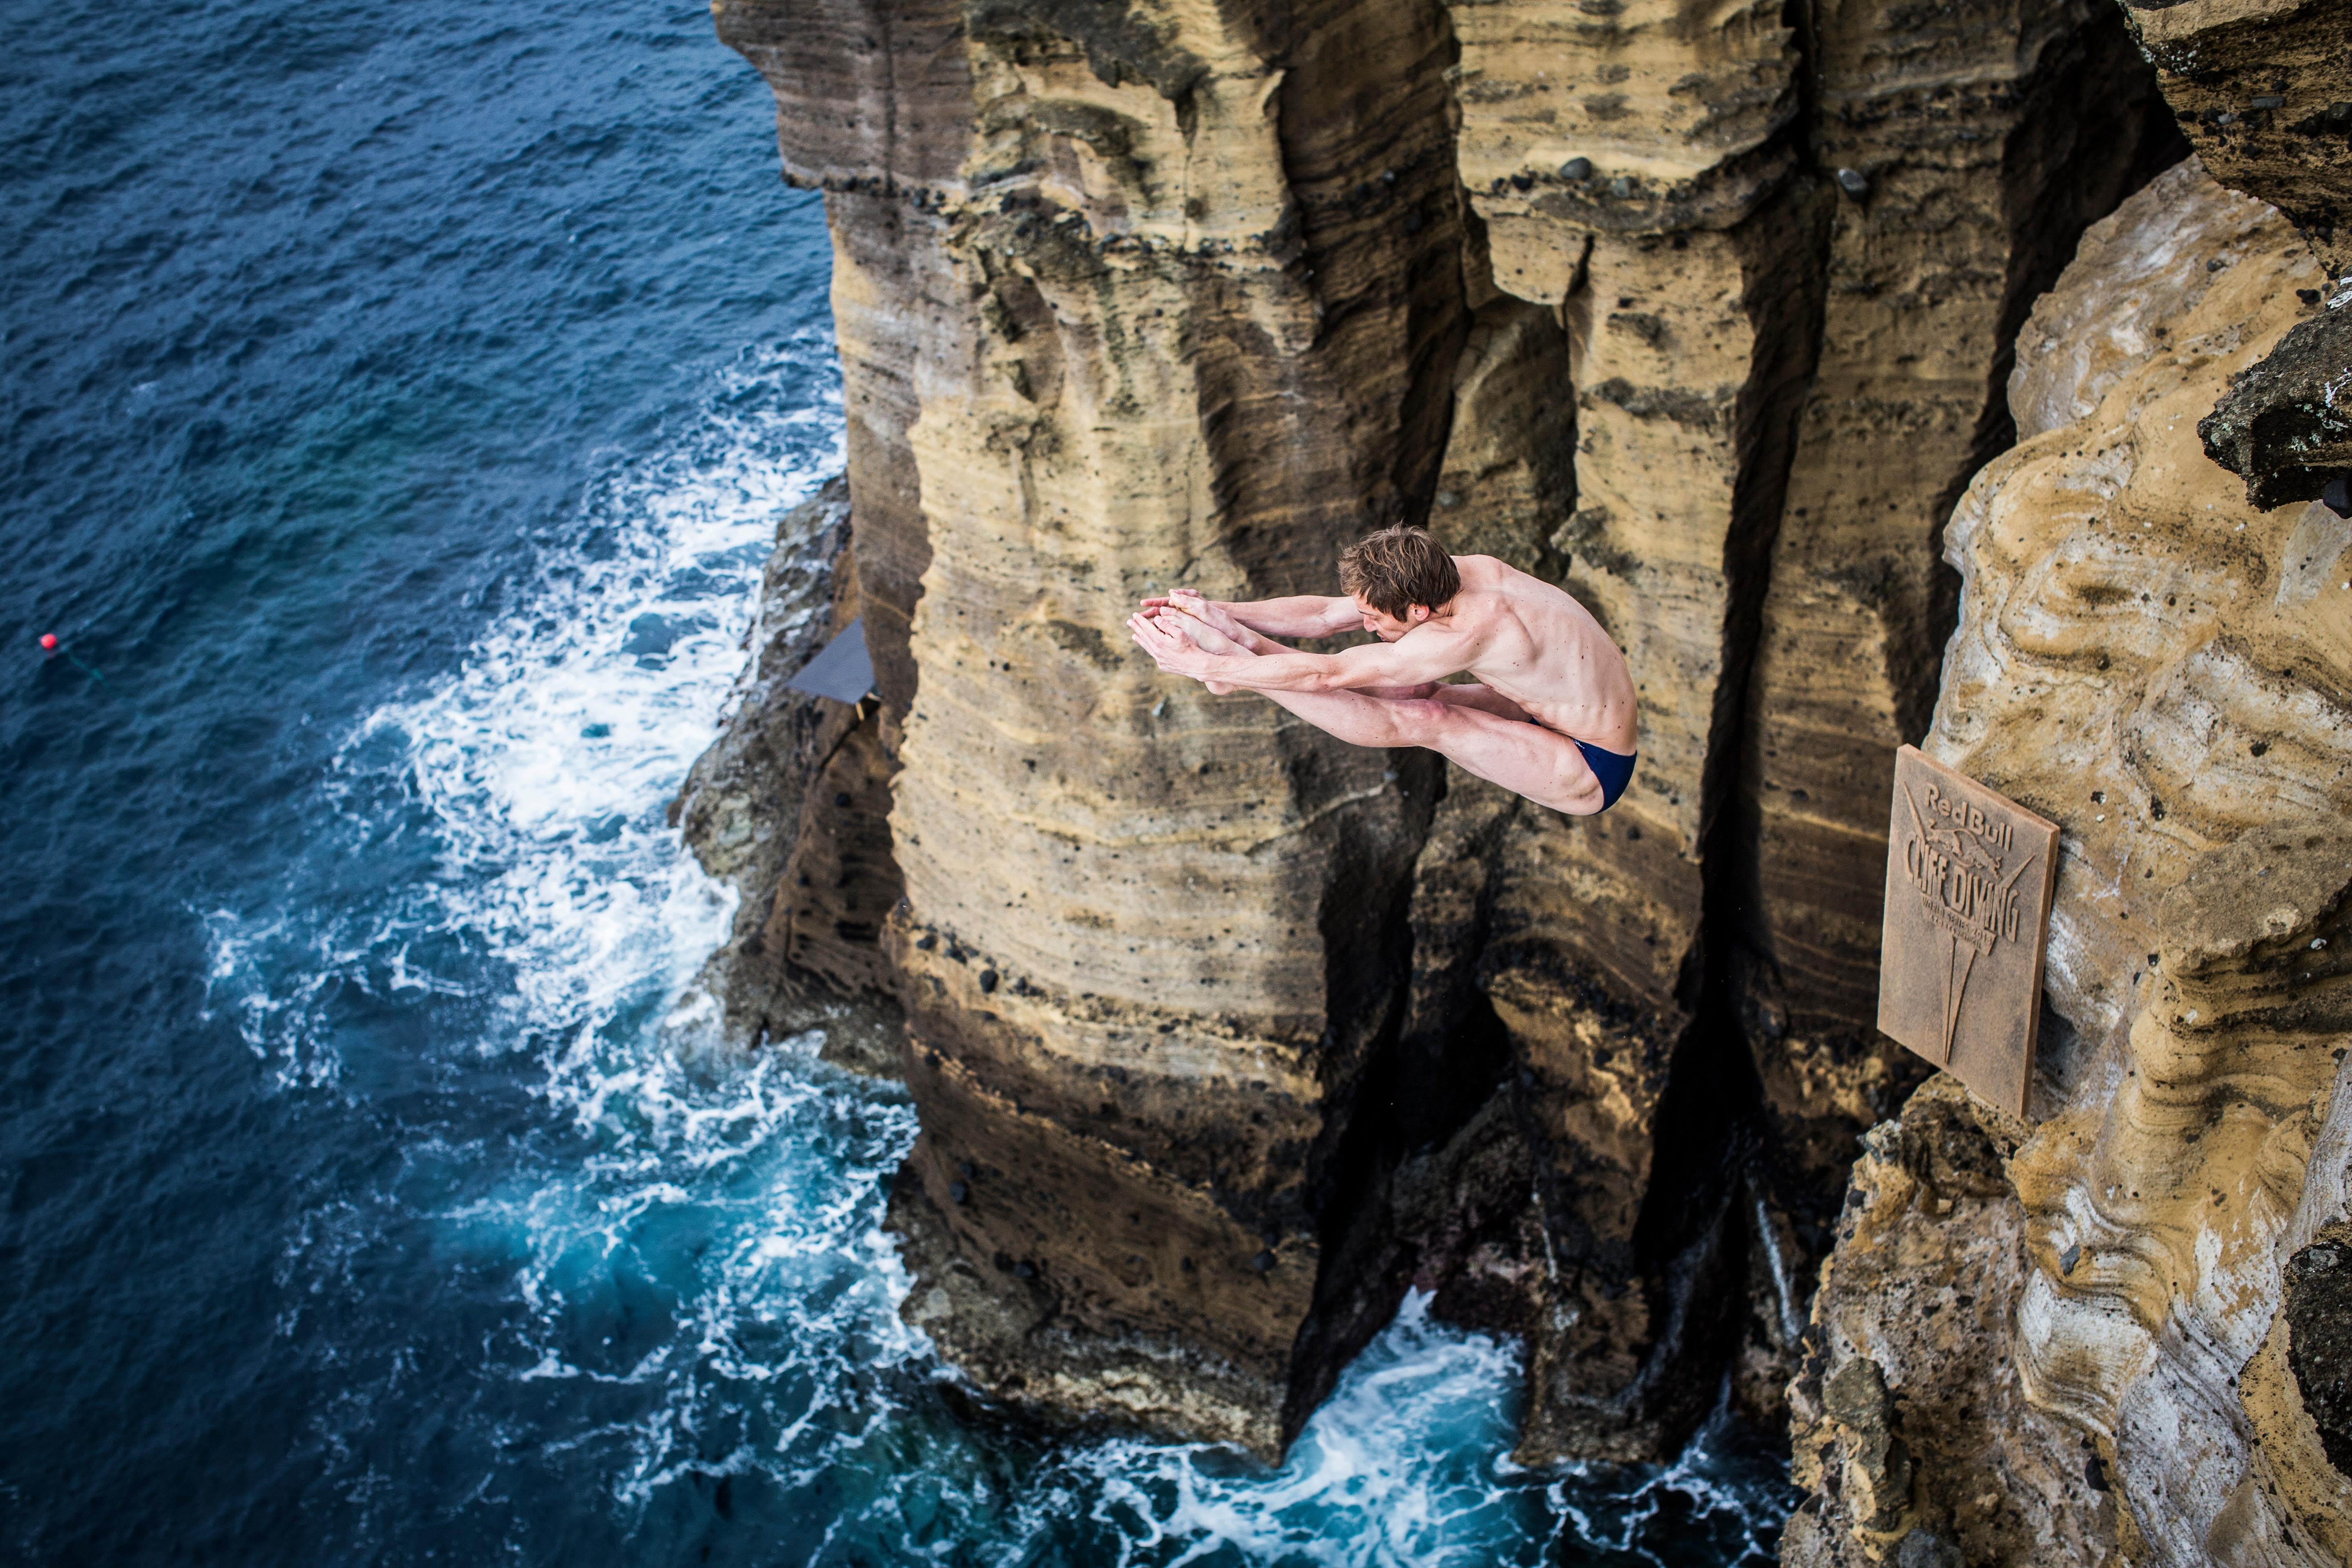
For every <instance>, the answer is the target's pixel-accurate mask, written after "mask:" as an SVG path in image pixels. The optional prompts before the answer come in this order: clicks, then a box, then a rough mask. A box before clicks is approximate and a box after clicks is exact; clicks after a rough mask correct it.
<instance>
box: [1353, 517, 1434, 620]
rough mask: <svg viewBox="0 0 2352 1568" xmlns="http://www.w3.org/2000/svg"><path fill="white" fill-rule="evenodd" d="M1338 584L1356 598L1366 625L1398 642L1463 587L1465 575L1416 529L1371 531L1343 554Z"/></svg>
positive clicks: (1400, 526)
mask: <svg viewBox="0 0 2352 1568" xmlns="http://www.w3.org/2000/svg"><path fill="white" fill-rule="evenodd" d="M1339 586H1340V588H1341V589H1342V590H1344V591H1345V592H1346V593H1347V594H1348V595H1349V597H1351V598H1353V599H1354V600H1355V601H1356V608H1357V609H1358V610H1359V611H1360V612H1361V613H1362V615H1363V617H1364V629H1365V630H1366V631H1368V632H1370V633H1371V634H1372V635H1373V636H1374V637H1378V638H1380V639H1381V641H1382V642H1394V641H1396V640H1397V638H1399V637H1402V636H1404V634H1405V633H1407V632H1409V631H1411V630H1412V628H1413V627H1415V626H1419V625H1421V624H1422V623H1423V621H1425V620H1427V619H1429V618H1430V617H1431V616H1439V615H1444V613H1445V607H1446V606H1447V605H1451V604H1452V603H1453V602H1454V595H1456V594H1459V593H1460V592H1461V591H1462V574H1461V573H1459V572H1457V571H1455V570H1454V557H1452V556H1451V555H1448V554H1447V553H1446V552H1445V547H1444V545H1442V544H1440V543H1438V542H1437V541H1435V540H1434V539H1432V538H1431V537H1430V536H1429V535H1428V534H1427V533H1426V532H1425V531H1423V530H1421V529H1418V528H1408V527H1404V526H1402V525H1399V526H1397V527H1394V528H1383V529H1381V531H1379V532H1377V533H1368V534H1366V535H1365V536H1364V537H1363V538H1361V539H1359V540H1358V541H1356V542H1355V543H1353V544H1350V545H1349V546H1348V548H1347V549H1345V550H1343V551H1341V552H1339Z"/></svg>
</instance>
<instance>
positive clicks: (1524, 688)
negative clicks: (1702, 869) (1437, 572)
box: [1405, 555, 1638, 752]
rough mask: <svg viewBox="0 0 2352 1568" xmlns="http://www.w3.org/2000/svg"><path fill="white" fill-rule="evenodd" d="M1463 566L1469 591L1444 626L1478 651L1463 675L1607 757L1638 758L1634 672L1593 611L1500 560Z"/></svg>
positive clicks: (1478, 558)
mask: <svg viewBox="0 0 2352 1568" xmlns="http://www.w3.org/2000/svg"><path fill="white" fill-rule="evenodd" d="M1454 568H1455V570H1457V571H1458V572H1460V573H1461V574H1462V592H1461V593H1460V594H1459V595H1456V596H1455V597H1454V602H1453V603H1452V604H1451V605H1447V606H1446V611H1445V615H1444V621H1445V622H1447V623H1450V625H1449V626H1448V627H1447V629H1448V630H1450V631H1452V632H1453V633H1454V635H1455V636H1456V637H1462V638H1464V639H1465V641H1466V642H1467V643H1468V644H1469V645H1470V647H1472V649H1473V650H1474V652H1473V654H1472V657H1471V660H1470V662H1469V663H1468V664H1467V665H1465V667H1464V673H1465V674H1468V675H1472V676H1475V677H1476V678H1477V679H1478V680H1479V681H1480V682H1482V683H1483V684H1485V685H1486V686H1487V687H1489V688H1490V689H1493V690H1495V691H1496V692H1498V693H1500V694H1501V695H1503V696H1505V697H1507V698H1509V699H1510V700H1512V701H1514V702H1516V703H1517V704H1518V705H1519V706H1520V707H1522V708H1524V709H1526V710H1528V714H1529V715H1531V716H1532V717H1533V718H1534V719H1535V720H1536V721H1537V722H1538V723H1540V724H1542V725H1543V726H1544V728H1546V729H1548V730H1556V731H1559V733H1561V734H1563V735H1566V736H1568V737H1569V738H1570V739H1571V740H1578V741H1585V742H1591V744H1593V745H1595V746H1600V747H1602V748H1604V749H1606V750H1608V751H1612V752H1633V750H1634V749H1635V741H1636V739H1637V728H1638V726H1637V711H1636V710H1637V699H1636V697H1635V694H1634V690H1633V672H1632V671H1631V670H1630V669H1628V668H1626V665H1625V656H1624V655H1623V654H1622V652H1620V651H1619V650H1618V647H1617V645H1616V644H1615V643H1613V642H1612V641H1610V640H1609V635H1608V634H1607V633H1606V632H1604V631H1602V630H1601V623H1600V622H1598V621H1596V620H1594V619H1593V618H1592V612H1591V611H1590V610H1588V609H1586V608H1585V607H1584V606H1583V605H1580V604H1578V603H1577V602H1576V601H1575V600H1574V599H1572V598H1570V596H1569V595H1567V594H1564V593H1562V592H1561V591H1560V590H1559V589H1558V588H1555V587H1553V586H1552V585H1551V584H1549V583H1546V582H1544V581H1543V580H1542V579H1540V578H1537V577H1530V576H1528V574H1526V573H1524V572H1521V571H1519V570H1517V568H1515V567H1512V566H1510V565H1508V564H1507V563H1503V562H1500V561H1497V560H1496V559H1495V558H1494V557H1493V556H1491V555H1457V556H1455V557H1454ZM1418 629H1419V628H1417V627H1416V628H1415V630H1418ZM1412 635H1413V633H1412V632H1407V633H1406V634H1405V636H1406V637H1411V636H1412Z"/></svg>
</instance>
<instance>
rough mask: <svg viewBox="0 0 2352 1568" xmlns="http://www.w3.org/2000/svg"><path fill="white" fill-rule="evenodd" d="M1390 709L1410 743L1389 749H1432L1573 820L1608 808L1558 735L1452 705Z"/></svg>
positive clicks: (1578, 756)
mask: <svg viewBox="0 0 2352 1568" xmlns="http://www.w3.org/2000/svg"><path fill="white" fill-rule="evenodd" d="M1385 706H1387V707H1390V708H1392V709H1397V710H1401V711H1400V712H1399V713H1398V714H1397V715H1396V716H1395V724H1394V727H1395V728H1396V730H1397V731H1400V732H1401V733H1402V735H1403V736H1404V737H1405V738H1404V739H1402V740H1397V741H1390V742H1384V743H1385V744H1388V745H1392V746H1393V745H1404V746H1426V747H1428V748H1429V749H1430V750H1431V751H1433V752H1438V753H1440V754H1441V755H1443V756H1444V757H1445V758H1446V760H1448V761H1449V762H1451V763H1454V765H1455V766H1456V767H1459V768H1461V769H1462V770H1463V771H1464V772H1465V773H1475V774H1477V775H1478V776H1479V777H1480V778H1482V779H1485V780H1486V781H1487V782H1488V783H1489V784H1500V785H1502V786H1503V787H1504V788H1505V789H1507V790H1509V791H1510V792H1511V793H1512V794H1514V795H1525V796H1527V797H1528V799H1529V800H1531V801H1534V802H1535V803H1536V804H1537V805H1548V806H1550V807H1551V808H1552V809H1553V810H1554V811H1564V812H1566V813H1567V814H1568V815H1569V816H1592V815H1594V814H1595V813H1597V812H1599V811H1601V810H1602V809H1603V808H1604V807H1605V806H1606V805H1607V804H1608V802H1607V800H1606V798H1605V797H1604V795H1603V794H1602V792H1601V781H1600V780H1599V779H1598V778H1596V777H1594V776H1593V773H1592V765H1591V763H1587V762H1586V761H1585V760H1584V753H1583V752H1581V751H1580V750H1578V749H1577V744H1576V742H1573V741H1571V740H1570V739H1569V738H1568V737H1567V736H1565V735H1563V734H1561V733H1560V732H1559V731H1557V730H1547V729H1545V728H1544V727H1543V726H1542V725H1540V724H1530V723H1527V722H1524V721H1519V720H1516V719H1504V718H1500V717H1497V716H1496V715H1495V714H1493V713H1487V712H1483V711H1481V710H1478V709H1475V708H1467V707H1463V706H1460V705H1458V704H1454V703H1448V702H1391V703H1388V704H1385ZM1301 717H1302V718H1303V717H1306V716H1305V715H1303V714H1302V715H1301ZM1334 732H1335V733H1336V731H1334Z"/></svg>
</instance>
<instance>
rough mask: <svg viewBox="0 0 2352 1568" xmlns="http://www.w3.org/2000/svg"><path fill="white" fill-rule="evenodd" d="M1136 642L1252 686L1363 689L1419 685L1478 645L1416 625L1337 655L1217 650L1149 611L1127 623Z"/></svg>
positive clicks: (1160, 658) (1167, 660)
mask: <svg viewBox="0 0 2352 1568" xmlns="http://www.w3.org/2000/svg"><path fill="white" fill-rule="evenodd" d="M1127 624H1128V628H1129V631H1131V632H1132V633H1133V634H1134V637H1135V640H1136V642H1137V644H1138V645H1139V647H1142V649H1143V651H1144V652H1146V653H1148V654H1150V656H1151V657H1152V658H1153V660H1154V661H1155V662H1156V663H1158V665H1159V666H1160V668H1162V669H1165V670H1169V671H1171V672H1172V673H1174V674H1177V675H1189V676H1191V677H1192V678H1193V679H1196V680H1213V681H1215V682H1217V683H1218V684H1219V685H1222V686H1236V687H1241V688H1244V689H1248V690H1251V691H1305V692H1315V691H1362V690H1370V689H1381V688H1395V687H1411V686H1420V685H1423V684H1425V683H1427V682H1429V681H1433V680H1437V679H1442V678H1443V677H1445V676H1448V675H1452V674H1454V672H1455V671H1457V670H1459V669H1461V668H1464V667H1465V666H1466V665H1467V664H1468V663H1469V662H1470V658H1471V656H1472V654H1473V653H1474V651H1475V650H1474V649H1473V648H1471V647H1470V646H1469V644H1468V641H1467V639H1465V638H1464V637H1460V636H1459V635H1457V634H1455V633H1454V631H1452V629H1451V628H1447V627H1439V626H1417V627H1415V628H1414V629H1413V630H1412V631H1410V632H1408V633H1406V634H1405V635H1404V636H1403V637H1399V638H1398V639H1397V640H1396V641H1395V642H1392V643H1372V644H1370V645H1368V646H1366V647H1351V648H1349V649H1346V650H1345V651H1344V652H1340V653H1335V654H1321V653H1292V652H1276V653H1265V654H1260V655H1257V656H1255V657H1252V656H1251V655H1248V654H1214V653H1210V652H1208V651H1206V650H1205V649H1202V648H1200V647H1194V646H1193V645H1192V643H1191V642H1190V641H1188V640H1186V639H1185V638H1184V637H1181V636H1179V635H1177V633H1175V632H1174V631H1172V630H1170V629H1169V628H1167V627H1164V626H1160V624H1159V623H1158V622H1157V621H1155V620H1154V619H1153V618H1152V617H1151V616H1150V615H1149V614H1139V615H1137V616H1134V617H1133V618H1131V619H1130V620H1129V622H1128V623H1127Z"/></svg>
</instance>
